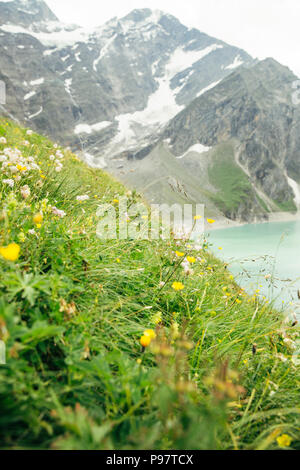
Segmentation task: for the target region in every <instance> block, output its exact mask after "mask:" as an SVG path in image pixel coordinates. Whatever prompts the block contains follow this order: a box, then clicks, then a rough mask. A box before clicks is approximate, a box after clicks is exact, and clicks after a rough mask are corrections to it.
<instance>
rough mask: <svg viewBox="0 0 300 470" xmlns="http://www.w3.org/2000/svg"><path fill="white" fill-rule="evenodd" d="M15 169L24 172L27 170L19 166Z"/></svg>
mask: <svg viewBox="0 0 300 470" xmlns="http://www.w3.org/2000/svg"><path fill="white" fill-rule="evenodd" d="M17 168H18V170H19V171H21V172H22V171H26V170H27V167H26V166H21V165H17Z"/></svg>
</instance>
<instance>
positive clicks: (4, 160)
mask: <svg viewBox="0 0 300 470" xmlns="http://www.w3.org/2000/svg"><path fill="white" fill-rule="evenodd" d="M6 160H7V157H6V156H5V155H0V163H2V162H6Z"/></svg>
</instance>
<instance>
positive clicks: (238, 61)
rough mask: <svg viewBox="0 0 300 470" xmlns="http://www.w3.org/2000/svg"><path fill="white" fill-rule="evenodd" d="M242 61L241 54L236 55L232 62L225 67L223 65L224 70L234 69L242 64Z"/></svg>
mask: <svg viewBox="0 0 300 470" xmlns="http://www.w3.org/2000/svg"><path fill="white" fill-rule="evenodd" d="M243 63H244V61H243V60H242V58H241V56H240V55H238V56H237V57H236V58H235V59H234V61H233V63H232V64H230V65H227V67H225V70H234V69H236V68H237V67H240V65H243Z"/></svg>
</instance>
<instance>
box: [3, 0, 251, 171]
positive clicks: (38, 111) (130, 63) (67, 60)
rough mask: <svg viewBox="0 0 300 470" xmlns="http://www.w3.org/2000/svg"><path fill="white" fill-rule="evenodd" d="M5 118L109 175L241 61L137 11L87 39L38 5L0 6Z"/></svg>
mask: <svg viewBox="0 0 300 470" xmlns="http://www.w3.org/2000/svg"><path fill="white" fill-rule="evenodd" d="M0 18H1V21H0V48H1V49H0V50H1V56H0V79H2V80H4V81H5V82H6V85H7V105H6V108H5V109H6V111H7V112H8V113H10V114H11V115H13V116H14V117H16V118H17V119H19V120H21V121H24V118H25V121H26V123H27V125H28V126H31V127H33V128H35V129H37V130H39V131H41V132H47V133H48V134H50V136H51V137H53V138H55V139H59V140H60V141H61V142H63V143H64V144H68V145H71V146H72V147H73V148H74V149H76V150H78V151H80V150H81V149H83V153H84V154H85V158H86V159H87V160H88V161H89V163H92V164H95V165H97V166H106V165H108V167H109V166H110V160H111V158H112V157H115V156H117V155H120V154H124V152H128V151H130V152H132V151H133V150H139V149H140V148H141V147H142V148H143V147H144V146H146V145H148V143H149V142H151V141H152V139H153V136H156V135H157V133H158V132H160V131H161V130H162V128H163V126H164V125H165V124H166V123H167V122H168V121H169V120H170V119H171V118H173V117H174V116H175V115H176V114H177V113H178V112H180V111H181V110H182V109H184V107H185V106H186V105H188V104H189V103H190V102H192V101H193V99H195V98H196V97H197V96H200V95H201V94H203V93H205V91H206V90H208V89H210V88H212V87H214V86H215V85H216V84H217V83H219V82H220V81H221V80H222V79H223V78H224V77H225V76H227V75H229V74H230V73H231V72H232V71H233V70H234V69H235V68H237V67H238V66H240V65H242V64H244V65H250V64H251V63H252V59H251V57H250V56H249V55H248V54H247V53H246V52H244V51H242V50H240V49H237V48H235V47H232V46H229V45H228V44H226V43H224V42H222V41H220V40H217V39H214V38H211V37H209V36H207V35H206V34H203V33H201V32H200V31H198V30H196V29H189V28H187V27H185V26H183V25H182V24H181V23H180V22H179V21H178V20H177V19H176V18H174V17H173V16H171V15H168V14H165V13H163V12H161V11H152V10H148V9H144V10H134V11H133V12H132V13H130V14H129V15H127V16H126V17H124V18H121V19H118V18H114V19H112V20H111V21H109V22H107V23H105V24H104V25H102V26H100V27H99V28H96V29H94V30H85V29H83V28H80V27H77V26H74V25H64V24H62V23H60V22H59V21H58V19H57V18H56V17H55V15H54V14H53V13H52V12H51V11H50V10H49V8H48V7H47V5H46V3H45V2H43V1H42V0H14V1H5V2H3V1H0Z"/></svg>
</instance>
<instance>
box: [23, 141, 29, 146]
mask: <svg viewBox="0 0 300 470" xmlns="http://www.w3.org/2000/svg"><path fill="white" fill-rule="evenodd" d="M22 145H24V147H28V146H29V145H30V142H28V140H24V142H22Z"/></svg>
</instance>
